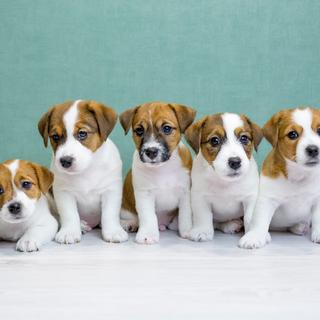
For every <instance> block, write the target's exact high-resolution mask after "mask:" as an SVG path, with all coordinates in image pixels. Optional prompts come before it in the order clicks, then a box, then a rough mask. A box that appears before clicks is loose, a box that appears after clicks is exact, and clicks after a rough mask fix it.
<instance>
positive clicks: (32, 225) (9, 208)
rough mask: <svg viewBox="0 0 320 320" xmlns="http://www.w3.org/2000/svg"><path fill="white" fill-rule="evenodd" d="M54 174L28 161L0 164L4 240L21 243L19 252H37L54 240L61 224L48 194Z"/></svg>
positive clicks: (0, 230)
mask: <svg viewBox="0 0 320 320" xmlns="http://www.w3.org/2000/svg"><path fill="white" fill-rule="evenodd" d="M52 182H53V174H52V173H51V172H50V171H49V170H48V169H46V168H44V167H42V166H40V165H38V164H36V163H32V162H27V161H24V160H9V161H6V162H4V163H1V164H0V239H3V240H9V241H18V242H17V246H16V249H17V250H19V251H37V250H39V249H40V247H41V246H42V245H43V244H45V243H47V242H49V241H51V240H52V239H53V238H54V236H55V234H56V232H57V230H58V223H57V221H56V220H55V218H54V217H53V216H52V215H51V213H50V210H49V205H48V200H47V198H46V194H47V193H48V190H49V188H50V187H51V185H52Z"/></svg>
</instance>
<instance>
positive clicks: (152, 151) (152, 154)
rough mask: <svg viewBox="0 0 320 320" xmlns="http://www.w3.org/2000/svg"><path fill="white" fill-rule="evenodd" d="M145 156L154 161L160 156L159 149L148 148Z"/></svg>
mask: <svg viewBox="0 0 320 320" xmlns="http://www.w3.org/2000/svg"><path fill="white" fill-rule="evenodd" d="M145 154H146V156H147V157H148V158H149V159H151V160H154V159H155V158H156V157H157V156H158V154H159V149H158V148H148V149H146V150H145Z"/></svg>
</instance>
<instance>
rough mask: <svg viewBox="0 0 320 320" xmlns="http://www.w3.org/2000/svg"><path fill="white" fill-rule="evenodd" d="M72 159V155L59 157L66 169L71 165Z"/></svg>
mask: <svg viewBox="0 0 320 320" xmlns="http://www.w3.org/2000/svg"><path fill="white" fill-rule="evenodd" d="M72 161H73V158H72V157H62V158H61V159H60V163H61V165H62V166H63V167H64V168H66V169H67V168H70V167H71V166H72Z"/></svg>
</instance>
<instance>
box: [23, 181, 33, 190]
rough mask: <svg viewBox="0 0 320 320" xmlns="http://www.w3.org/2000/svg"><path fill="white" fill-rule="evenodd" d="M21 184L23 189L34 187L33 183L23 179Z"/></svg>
mask: <svg viewBox="0 0 320 320" xmlns="http://www.w3.org/2000/svg"><path fill="white" fill-rule="evenodd" d="M21 186H22V188H23V189H26V190H29V189H31V187H32V183H31V182H30V181H22V183H21Z"/></svg>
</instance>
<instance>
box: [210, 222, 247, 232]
mask: <svg viewBox="0 0 320 320" xmlns="http://www.w3.org/2000/svg"><path fill="white" fill-rule="evenodd" d="M214 226H215V228H216V229H218V230H221V231H222V232H224V233H229V234H233V233H238V232H240V231H241V229H242V228H243V220H242V219H234V220H230V221H227V222H219V223H215V224H214Z"/></svg>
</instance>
